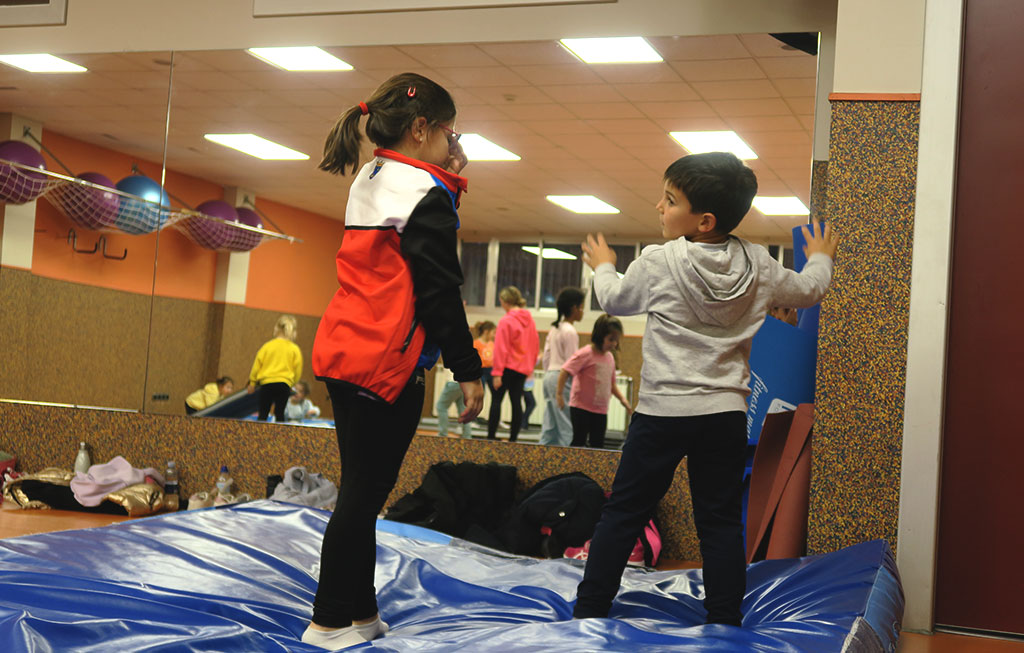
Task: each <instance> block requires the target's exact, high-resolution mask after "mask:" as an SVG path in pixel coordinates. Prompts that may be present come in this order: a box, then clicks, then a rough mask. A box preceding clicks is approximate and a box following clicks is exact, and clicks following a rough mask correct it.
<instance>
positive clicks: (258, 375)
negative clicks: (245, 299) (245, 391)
mask: <svg viewBox="0 0 1024 653" xmlns="http://www.w3.org/2000/svg"><path fill="white" fill-rule="evenodd" d="M297 335H298V321H297V320H296V319H295V318H294V317H293V316H291V315H282V316H281V317H279V318H277V322H276V323H275V324H274V338H273V339H272V340H268V341H267V342H265V343H264V344H263V346H262V347H260V350H259V351H258V352H256V360H254V361H253V363H252V370H251V371H250V372H249V392H250V393H253V392H256V389H257V388H259V391H260V397H259V402H260V408H259V419H260V421H261V422H264V421H266V420H267V417H268V416H269V415H270V407H271V406H273V407H274V419H275V420H277V421H278V422H283V421H284V409H285V405H286V404H287V403H288V398H289V397H290V396H291V394H292V385H294V384H295V382H296V381H298V380H299V377H301V376H302V352H301V351H300V350H299V346H298V345H296V344H295V337H296V336H297Z"/></svg>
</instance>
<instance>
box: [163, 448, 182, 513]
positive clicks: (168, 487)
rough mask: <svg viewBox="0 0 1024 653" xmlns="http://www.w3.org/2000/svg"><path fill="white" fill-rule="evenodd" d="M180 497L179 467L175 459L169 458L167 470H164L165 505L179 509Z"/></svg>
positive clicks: (170, 508) (172, 508)
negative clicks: (175, 463)
mask: <svg viewBox="0 0 1024 653" xmlns="http://www.w3.org/2000/svg"><path fill="white" fill-rule="evenodd" d="M179 498H180V494H179V492H178V468H177V467H176V466H175V465H174V461H173V460H168V461H167V471H166V472H164V505H165V506H166V507H167V509H168V510H177V509H178V501H179Z"/></svg>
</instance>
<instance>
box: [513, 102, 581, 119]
mask: <svg viewBox="0 0 1024 653" xmlns="http://www.w3.org/2000/svg"><path fill="white" fill-rule="evenodd" d="M499 110H500V111H501V113H503V114H505V115H506V116H508V117H509V118H511V119H513V120H522V121H533V120H571V119H573V118H574V117H575V116H573V114H572V113H570V112H569V110H568V109H566V108H565V107H563V106H562V105H560V104H555V103H554V102H549V103H547V104H506V105H504V106H502V107H499Z"/></svg>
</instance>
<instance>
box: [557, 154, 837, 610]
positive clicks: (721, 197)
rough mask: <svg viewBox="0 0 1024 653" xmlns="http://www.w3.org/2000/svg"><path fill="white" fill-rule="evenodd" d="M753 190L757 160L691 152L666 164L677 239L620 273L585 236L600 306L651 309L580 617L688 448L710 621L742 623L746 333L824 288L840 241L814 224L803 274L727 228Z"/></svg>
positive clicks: (607, 603) (667, 210)
mask: <svg viewBox="0 0 1024 653" xmlns="http://www.w3.org/2000/svg"><path fill="white" fill-rule="evenodd" d="M756 192H757V179H756V178H755V177H754V173H753V171H751V170H750V169H749V168H748V167H746V166H745V165H744V164H743V162H742V161H740V160H739V159H738V158H736V157H735V156H733V155H732V154H728V153H724V152H709V153H706V154H694V155H690V156H687V157H683V158H681V159H679V160H678V161H676V162H675V163H673V164H672V165H670V166H669V167H668V170H666V171H665V180H664V194H663V196H662V198H661V200H660V201H659V202H658V204H657V209H658V212H659V214H660V216H661V226H662V235H663V236H664V237H665V238H667V239H669V242H667V243H666V244H664V245H651V246H649V247H646V248H644V250H643V252H642V253H641V254H640V257H639V258H638V259H636V260H635V261H633V263H631V264H630V266H629V268H628V269H627V270H626V274H625V276H624V277H623V278H622V279H619V277H618V275H617V274H616V273H615V252H614V251H613V250H612V249H611V248H610V247H608V245H607V243H606V242H605V239H604V237H603V236H602V235H601V234H598V235H597V237H596V238H595V237H594V236H591V235H588V236H587V242H586V243H584V244H583V252H584V256H583V259H584V261H585V262H586V263H587V264H588V265H590V266H591V267H592V268H594V271H595V277H594V288H595V290H596V292H597V298H598V300H599V301H600V302H601V307H602V308H604V309H605V310H606V311H608V313H609V314H612V315H637V314H640V313H646V314H647V326H646V331H645V333H644V340H643V360H644V364H643V369H642V371H641V381H640V398H639V403H638V404H637V407H636V414H635V416H634V417H633V420H632V422H631V423H630V426H629V434H628V437H627V438H626V443H625V445H624V446H623V449H622V457H621V459H620V461H619V468H618V470H617V471H616V474H615V481H614V482H613V484H612V494H611V496H610V497H609V499H608V502H607V504H605V507H604V510H603V512H602V514H601V520H600V522H599V523H598V525H597V528H596V530H595V532H594V538H593V540H592V542H591V546H590V554H589V557H588V559H587V567H586V572H585V573H584V577H583V581H582V582H581V583H580V585H579V589H578V591H577V601H576V607H575V610H574V612H573V614H574V616H575V617H577V618H587V617H606V616H607V615H608V612H609V610H610V609H611V605H612V600H613V599H614V597H615V594H616V592H617V591H618V588H619V582H620V580H621V577H622V570H623V569H624V567H625V565H626V560H627V558H628V557H629V553H630V551H631V550H632V549H633V545H634V544H635V542H636V538H637V536H638V535H639V533H640V531H641V529H642V528H643V526H644V523H645V522H646V521H647V520H648V519H649V517H650V514H651V512H652V511H653V509H654V507H655V506H656V505H657V503H658V501H659V500H660V499H661V497H662V496H664V494H665V493H666V492H667V491H668V489H669V486H670V485H671V484H672V479H673V476H674V475H675V469H676V467H677V466H678V464H679V462H680V461H681V460H682V458H683V457H684V456H686V457H687V458H688V463H687V466H688V471H689V477H690V494H691V498H692V500H693V519H694V524H695V525H696V528H697V536H698V537H699V538H700V552H701V557H702V558H703V561H704V590H705V599H704V607H705V608H706V609H707V612H708V615H707V622H708V623H720V624H730V625H733V626H740V625H741V624H742V620H743V614H742V613H741V611H740V606H741V604H742V601H743V596H744V593H745V590H746V564H745V557H744V550H743V530H742V529H743V525H742V521H741V501H742V495H743V467H744V458H745V454H746V447H747V435H746V415H745V413H746V409H747V403H746V399H747V395H748V394H749V390H748V387H747V386H748V383H749V380H750V362H749V355H750V342H751V340H752V339H753V337H754V334H755V333H757V330H758V329H759V328H760V327H761V324H762V322H764V319H765V316H766V315H767V313H768V310H769V309H770V308H771V307H773V306H787V307H795V308H806V307H809V306H813V305H814V304H816V303H818V302H819V301H820V300H821V298H822V296H823V295H824V294H825V291H826V289H827V288H828V285H829V282H830V280H831V277H832V259H833V257H834V256H835V252H836V247H837V245H838V240H837V238H836V236H835V234H834V233H833V232H832V230H831V228H830V227H829V226H825V227H824V228H823V229H822V228H821V227H820V226H819V225H818V224H817V222H815V223H813V224H812V225H810V228H809V229H808V227H804V229H803V230H804V236H805V238H806V239H807V247H806V252H807V264H806V266H805V267H804V269H803V271H802V272H800V273H799V274H798V273H796V272H794V271H792V270H787V269H786V268H784V267H783V266H782V265H781V264H780V263H779V262H778V261H776V260H775V259H773V258H772V257H771V256H770V255H769V254H768V251H767V250H766V249H765V248H763V247H759V246H756V245H752V244H751V243H749V242H747V241H745V240H743V239H742V238H738V237H736V236H732V235H730V232H731V231H732V230H733V229H735V228H736V227H737V225H739V223H740V221H741V220H742V219H743V216H744V215H745V214H746V213H747V211H748V210H749V209H750V204H751V201H752V200H753V198H754V195H755V194H756ZM684 361H685V364H682V363H683V362H684Z"/></svg>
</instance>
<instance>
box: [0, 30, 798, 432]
mask: <svg viewBox="0 0 1024 653" xmlns="http://www.w3.org/2000/svg"><path fill="white" fill-rule="evenodd" d="M648 40H649V41H650V42H651V44H652V45H653V46H654V48H655V49H656V50H657V51H658V52H659V53H661V55H662V56H663V57H664V61H662V62H658V63H651V64H629V65H626V64H606V65H603V66H596V65H589V64H585V63H583V62H582V61H580V60H578V59H576V58H575V57H574V56H573V55H572V54H570V53H568V52H567V51H566V50H564V49H563V48H562V47H560V46H559V45H558V44H557V43H555V42H529V43H477V44H461V45H443V46H430V45H415V46H377V47H351V48H349V47H325V48H323V50H324V51H326V52H327V53H328V54H330V55H333V56H334V57H336V58H337V59H339V60H341V61H343V62H345V63H346V64H347V65H348V66H350V67H351V69H349V70H336V71H318V72H300V71H290V70H286V69H284V68H283V67H281V66H280V65H276V64H274V63H271V62H268V61H267V60H265V59H263V58H260V57H257V56H254V54H253V53H251V52H249V51H246V50H238V51H231V50H228V51H188V52H174V53H132V54H123V53H119V54H110V55H86V56H81V57H73V56H70V55H69V56H67V57H66V58H67V59H68V60H69V61H72V62H74V63H77V64H79V65H81V66H83V67H86V68H87V69H88V72H86V73H79V74H66V75H46V76H40V75H39V74H34V73H26V72H19V71H17V70H15V69H13V68H9V67H7V66H0V114H13V115H16V116H23V117H25V118H28V119H29V120H30V121H35V123H36V124H38V125H39V126H40V127H39V131H40V132H41V138H40V140H41V141H42V144H43V145H46V146H47V148H48V149H49V150H50V151H51V154H46V153H44V155H43V156H44V157H45V159H46V164H47V168H48V169H49V170H53V171H57V172H62V173H65V174H70V175H78V174H80V173H82V172H86V171H90V172H98V173H102V174H103V175H105V176H107V177H109V178H110V179H111V180H112V181H114V182H116V181H118V180H120V179H122V178H124V177H126V176H130V175H132V174H142V175H145V176H147V177H149V178H151V179H153V180H156V181H162V183H163V186H164V190H165V192H166V193H167V195H168V199H167V201H168V203H169V204H170V206H172V207H174V209H175V210H181V211H189V210H200V211H202V212H204V213H207V212H209V213H215V214H216V213H217V212H218V211H227V212H228V213H224V214H222V215H224V216H225V219H234V218H231V216H230V215H229V213H230V211H232V210H234V211H235V212H239V211H243V212H248V214H249V215H252V216H256V217H255V218H254V219H256V220H257V222H256V224H257V225H258V226H259V227H260V228H262V229H264V230H265V231H266V232H270V233H272V234H280V235H286V236H288V237H289V238H288V239H283V238H278V237H273V236H266V235H265V236H263V237H257V238H256V241H255V242H251V241H250V242H248V244H247V245H245V246H238V247H230V246H226V245H225V243H224V241H223V240H218V239H219V238H220V237H221V236H222V235H223V234H222V233H221V231H219V230H218V229H219V228H218V227H217V224H216V223H211V225H212V226H210V228H209V229H206V228H202V229H198V230H196V229H193V230H191V231H190V230H189V229H188V228H186V226H185V223H184V222H181V223H175V224H174V226H170V227H167V228H164V229H161V230H159V231H157V232H154V233H142V234H136V235H130V234H127V233H124V232H123V231H119V230H116V229H114V230H111V229H104V230H95V229H93V228H90V227H89V226H88V225H86V226H81V225H78V224H76V223H75V222H74V221H73V220H71V219H69V218H68V217H67V216H66V215H64V214H62V213H61V212H60V211H59V210H58V209H57V208H55V207H54V206H51V204H50V203H49V201H48V200H47V199H46V197H45V196H44V197H43V198H41V199H39V200H37V202H36V210H35V222H34V227H33V229H34V235H33V236H32V239H31V243H32V246H31V254H32V256H31V261H30V263H29V265H28V266H24V265H21V266H19V265H18V264H17V263H18V261H14V262H10V263H9V262H8V261H7V260H5V261H2V263H3V267H2V268H0V293H2V296H3V306H4V316H3V317H2V318H0V321H2V324H3V329H2V334H3V335H0V338H4V339H5V340H4V341H3V342H8V341H9V342H10V343H11V345H10V346H9V347H7V351H11V352H15V354H14V361H13V362H12V363H10V364H9V367H8V369H7V370H5V372H4V374H3V381H2V383H0V397H3V398H15V399H29V400H38V401H53V402H60V403H69V404H79V405H96V406H107V407H113V408H125V409H132V410H145V411H147V412H154V413H161V414H184V413H185V399H186V397H187V396H188V395H189V394H190V393H192V392H193V391H195V390H197V389H199V388H202V387H204V386H205V385H207V384H209V383H211V382H213V381H215V380H216V379H218V378H223V377H225V376H227V377H231V378H232V379H233V381H234V387H235V389H240V388H242V387H244V386H245V384H246V382H247V379H248V375H249V371H250V368H251V366H252V364H253V359H254V356H255V354H256V351H257V350H258V349H259V347H260V345H262V344H263V343H264V342H265V341H267V340H269V339H270V338H271V337H272V331H273V326H274V323H275V321H276V319H277V318H278V317H279V316H280V315H282V314H289V315H294V316H295V317H296V319H297V321H298V336H297V343H298V344H299V347H300V349H301V350H302V352H303V355H304V371H303V374H302V377H303V379H304V380H306V381H309V382H311V385H312V386H313V392H312V396H311V399H312V400H313V401H314V403H316V404H318V405H319V406H320V407H321V408H323V409H324V417H328V418H329V417H330V416H331V415H330V411H329V402H328V401H327V397H326V391H325V390H324V388H323V386H322V384H317V383H312V381H313V375H312V371H311V370H310V368H309V360H310V358H309V357H310V352H311V349H312V343H313V337H314V335H315V331H316V327H317V324H318V322H319V316H320V314H321V313H322V311H323V309H324V307H325V306H326V304H327V302H328V301H329V300H330V298H331V296H332V295H333V293H334V291H335V289H336V287H337V282H336V276H335V275H336V273H335V265H334V259H335V254H336V251H337V248H338V245H339V243H340V241H341V238H342V234H343V222H342V219H343V216H344V208H345V202H346V198H347V189H348V185H349V183H350V178H348V177H338V176H331V175H328V174H326V173H323V172H320V171H318V170H317V163H318V162H319V156H320V153H321V151H322V147H323V142H324V139H325V137H326V135H327V133H328V131H329V130H330V128H331V127H332V125H333V124H334V121H335V120H336V119H337V118H338V116H339V115H340V114H341V113H342V112H343V111H345V110H346V109H348V108H349V107H352V106H354V105H355V104H357V103H358V102H359V101H360V100H364V99H366V98H367V97H369V95H370V94H371V93H372V92H373V90H374V89H375V88H376V87H377V86H378V85H379V84H380V83H381V82H383V81H384V80H385V79H387V78H388V77H389V76H391V75H393V74H395V73H398V72H404V71H415V72H419V73H422V74H424V75H427V76H428V77H431V78H433V79H435V80H436V81H438V82H440V83H441V84H442V85H444V86H445V87H447V88H448V89H450V90H451V91H452V93H453V96H454V98H455V100H456V103H457V106H458V109H459V114H458V119H457V123H456V129H457V130H458V131H460V132H463V133H465V134H474V135H477V136H476V137H479V138H483V139H486V140H487V141H489V142H491V143H493V144H495V145H498V146H500V147H501V148H504V149H505V150H506V151H507V152H509V153H511V154H512V155H514V157H512V160H502V161H489V160H483V158H482V157H483V155H478V156H474V155H472V154H471V156H470V158H471V163H470V165H469V166H468V167H467V168H466V170H465V174H466V176H467V177H468V178H469V179H470V187H469V193H468V194H467V195H466V196H465V197H464V199H463V202H462V206H461V207H460V220H461V231H460V234H461V235H462V237H463V241H464V242H463V243H462V250H461V251H462V259H463V265H464V267H466V277H467V285H466V287H465V288H464V295H465V297H466V299H467V303H468V305H469V306H468V312H469V315H470V322H471V323H472V322H474V321H476V320H479V319H490V320H492V321H497V319H498V318H500V316H501V309H500V308H497V306H498V304H497V300H496V294H497V293H496V290H497V289H498V288H500V287H502V286H503V285H507V284H515V285H517V286H519V287H520V289H521V290H522V291H523V293H524V295H525V296H526V298H527V301H528V303H529V304H530V306H531V307H535V318H536V322H537V325H538V329H539V330H540V331H541V332H542V333H543V332H546V330H547V329H548V327H549V325H550V322H551V321H552V320H553V319H554V310H553V305H554V298H555V294H557V291H558V289H560V288H561V287H563V286H568V285H577V284H579V283H580V280H581V279H585V278H586V277H585V276H581V270H582V268H583V265H582V262H581V261H580V249H579V242H580V239H581V237H582V236H583V234H585V233H587V232H593V231H602V232H604V233H605V234H606V235H608V237H609V239H610V240H611V241H612V242H613V243H615V244H616V250H617V251H618V252H619V258H620V264H621V269H623V270H624V269H625V265H626V264H628V262H629V260H632V258H633V257H634V256H635V255H636V253H637V251H638V245H639V244H641V243H651V242H659V241H660V239H661V231H660V225H659V222H658V216H657V213H656V212H655V211H654V208H653V205H654V203H655V202H656V201H657V199H658V197H659V196H660V194H661V175H662V173H663V171H664V168H665V166H666V165H667V164H668V163H670V162H671V161H672V160H674V159H676V158H678V157H679V156H681V155H683V154H684V153H685V151H684V150H683V149H682V148H681V147H680V145H679V143H678V142H677V141H676V140H674V139H673V138H672V137H671V136H670V133H672V132H693V131H713V130H733V131H736V133H737V134H739V135H740V136H741V137H742V138H743V140H744V141H745V142H746V143H747V144H748V145H750V147H752V148H753V149H754V150H756V151H757V155H758V158H757V159H752V160H750V161H748V163H749V164H750V165H751V167H752V168H754V170H755V172H756V173H757V174H758V177H759V182H760V188H761V190H760V192H761V194H764V195H772V196H796V197H798V198H800V199H801V200H802V201H803V202H804V203H805V204H809V194H810V157H811V129H812V127H813V106H814V91H815V85H814V82H815V74H816V61H815V57H814V56H813V55H809V54H806V53H803V52H800V51H796V50H793V49H792V48H788V47H787V46H785V45H784V44H782V43H781V42H779V41H776V40H775V39H773V38H772V37H770V36H768V35H742V36H721V37H686V38H684V37H678V38H677V37H652V38H649V39H648ZM168 91H169V95H170V104H169V107H168ZM168 108H169V113H168ZM165 131H166V133H167V140H166V143H165V141H164V135H165ZM226 134H227V135H238V134H243V135H244V134H251V135H255V136H258V137H261V138H263V139H266V140H268V141H271V142H273V143H275V144H277V145H280V146H284V147H286V148H289V149H290V150H292V151H293V152H294V153H297V155H295V156H294V158H292V159H286V160H280V159H278V160H274V159H266V158H259V157H257V156H253V155H250V154H246V153H243V152H242V151H239V150H237V149H233V148H231V147H227V146H225V145H223V144H221V143H222V142H223V141H224V138H221V137H219V136H218V135H226ZM364 155H365V157H364V158H368V157H369V156H370V147H369V145H368V144H367V147H366V151H365V152H364ZM165 158H166V168H164V166H163V163H164V160H165ZM58 159H59V161H58ZM61 164H63V165H61ZM65 166H66V167H65ZM564 195H593V196H594V197H596V198H599V199H600V200H601V201H603V202H605V203H606V204H608V205H610V206H611V207H613V208H614V210H615V211H617V212H616V213H586V212H584V213H573V212H571V211H569V210H566V209H565V208H562V207H561V206H558V205H555V204H553V203H552V202H551V201H549V200H548V199H547V197H548V196H564ZM224 206H227V208H226V209H225V208H224ZM6 210H8V211H10V208H9V207H8V208H7V209H6ZM218 215H221V214H218ZM805 219H806V218H805V217H804V216H800V215H791V216H766V215H763V214H761V213H758V212H752V213H751V214H750V215H749V216H748V217H747V219H746V220H745V221H744V224H743V226H742V228H741V230H740V235H743V236H745V237H747V238H749V239H751V240H754V241H756V242H761V243H765V244H775V245H779V244H786V243H787V242H788V238H789V229H790V228H791V226H793V225H794V224H798V223H800V222H802V221H804V220H805ZM208 226H209V225H208ZM72 231H73V232H74V233H73V234H72V233H71V232H72ZM197 231H198V233H197ZM9 232H10V229H7V228H6V227H5V232H4V233H5V237H8V236H7V235H6V234H8V233H9ZM69 235H70V239H69ZM101 239H102V242H101V243H100V244H101V245H103V246H105V247H106V253H107V256H106V257H105V256H104V255H103V252H102V248H100V249H99V250H97V252H95V253H89V252H88V250H91V249H92V248H93V247H94V245H96V244H97V243H98V242H99V241H100V240H101ZM69 240H70V242H69ZM541 242H543V249H541V248H539V247H538V244H539V243H541ZM549 248H550V249H551V250H552V251H554V250H557V251H558V252H559V254H558V255H557V256H556V255H554V254H553V255H552V256H551V257H548V256H547V253H548V251H547V250H548V249H549ZM7 249H8V248H7V247H6V245H5V250H4V251H7ZM76 250H78V251H76ZM531 250H532V251H531ZM122 254H126V256H124V257H123V258H120V257H121V256H122ZM549 258H550V259H551V260H548V259H549ZM539 259H543V260H540V261H539ZM590 305H591V308H592V311H591V312H590V313H588V315H587V318H586V319H585V320H584V321H583V322H581V323H580V324H579V325H578V330H579V331H580V332H581V333H587V332H589V330H590V324H591V323H592V321H593V319H594V318H595V317H596V316H597V315H598V312H599V310H600V307H599V306H598V304H597V301H596V298H594V297H591V298H590ZM588 320H589V321H588ZM627 335H628V336H639V335H641V331H640V329H634V330H632V331H630V328H629V327H627ZM639 350H640V341H639V338H638V337H637V338H634V339H632V340H631V339H628V338H627V342H626V343H625V344H624V347H623V351H622V352H621V355H620V369H622V371H623V374H624V375H627V376H634V377H636V378H639V367H640V354H639ZM428 396H429V394H428Z"/></svg>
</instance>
